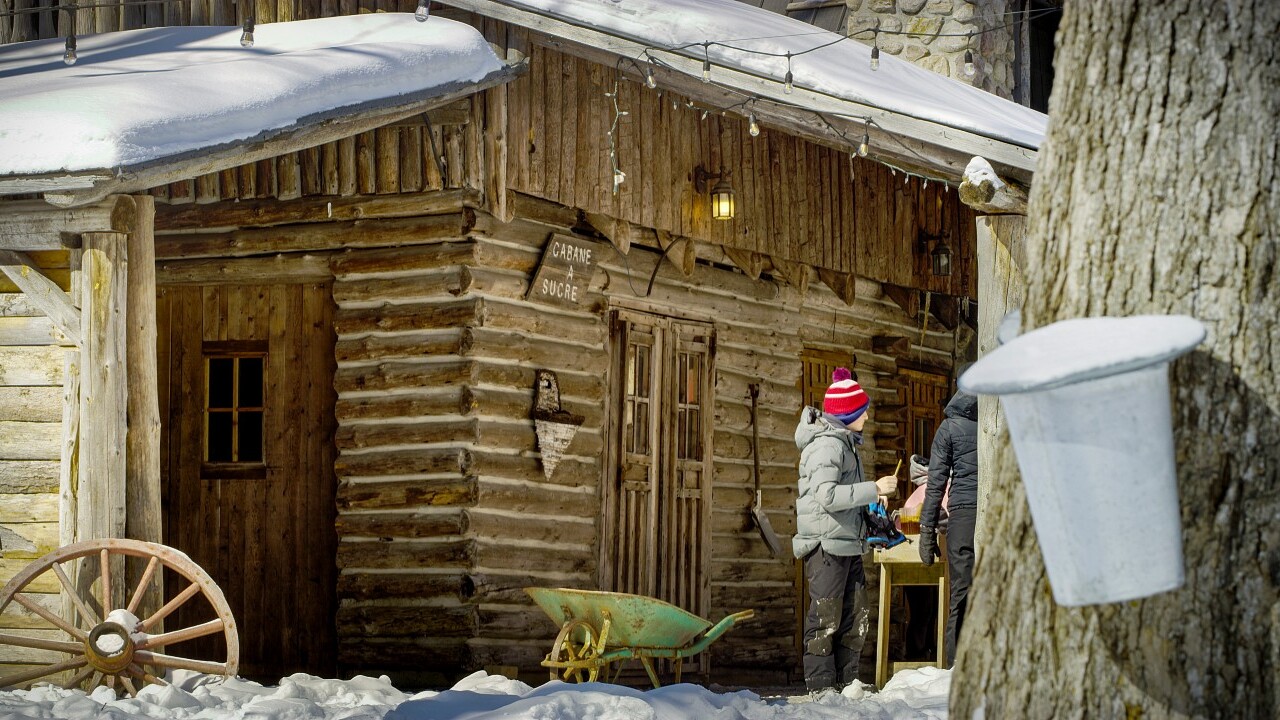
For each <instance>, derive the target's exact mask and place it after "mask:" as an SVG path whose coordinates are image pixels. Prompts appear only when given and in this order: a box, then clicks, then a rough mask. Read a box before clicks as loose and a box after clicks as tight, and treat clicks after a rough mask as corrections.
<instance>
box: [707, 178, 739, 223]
mask: <svg viewBox="0 0 1280 720" xmlns="http://www.w3.org/2000/svg"><path fill="white" fill-rule="evenodd" d="M733 215H734V204H733V186H732V185H730V184H729V179H728V178H724V177H722V178H720V181H719V182H717V183H716V185H715V187H713V188H711V217H713V218H715V219H716V220H732V219H733Z"/></svg>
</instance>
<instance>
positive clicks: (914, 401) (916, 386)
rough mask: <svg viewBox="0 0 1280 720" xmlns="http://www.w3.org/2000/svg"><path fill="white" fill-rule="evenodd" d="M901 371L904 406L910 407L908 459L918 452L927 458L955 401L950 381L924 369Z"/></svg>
mask: <svg viewBox="0 0 1280 720" xmlns="http://www.w3.org/2000/svg"><path fill="white" fill-rule="evenodd" d="M899 372H900V374H901V376H902V379H903V384H902V390H901V395H902V398H903V403H902V404H903V405H905V406H906V407H907V424H906V434H907V437H906V444H905V445H904V446H903V447H905V448H906V453H907V457H910V456H911V455H912V454H913V453H914V454H918V455H920V456H921V457H926V458H927V457H929V449H930V448H931V447H932V446H933V433H934V431H936V430H937V429H938V426H939V425H941V424H942V411H943V409H944V408H946V406H947V401H948V400H950V399H951V398H950V396H949V390H950V381H949V380H948V379H947V376H946V375H939V374H938V373H931V372H926V371H923V370H912V369H909V368H901V369H900V370H899ZM903 464H904V465H905V464H906V461H905V460H904V461H903ZM902 489H903V488H899V491H901V490H902ZM913 489H914V488H911V487H907V488H906V492H907V493H908V494H910V492H911V491H912V490H913Z"/></svg>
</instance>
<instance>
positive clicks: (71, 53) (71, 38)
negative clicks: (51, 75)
mask: <svg viewBox="0 0 1280 720" xmlns="http://www.w3.org/2000/svg"><path fill="white" fill-rule="evenodd" d="M76 60H77V58H76V36H75V34H74V33H73V34H71V35H68V36H67V42H66V52H64V53H62V62H64V63H66V64H68V65H75V64H76Z"/></svg>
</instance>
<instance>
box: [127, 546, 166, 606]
mask: <svg viewBox="0 0 1280 720" xmlns="http://www.w3.org/2000/svg"><path fill="white" fill-rule="evenodd" d="M159 566H160V558H158V557H153V558H151V562H149V563H147V569H146V570H143V571H142V579H140V580H138V587H137V589H136V590H134V591H133V597H132V598H130V599H129V607H128V610H129V612H130V613H133V612H136V611H137V610H138V604H139V603H141V602H142V596H143V595H144V594H146V591H147V583H149V582H151V576H152V575H154V574H155V573H156V568H157V567H159Z"/></svg>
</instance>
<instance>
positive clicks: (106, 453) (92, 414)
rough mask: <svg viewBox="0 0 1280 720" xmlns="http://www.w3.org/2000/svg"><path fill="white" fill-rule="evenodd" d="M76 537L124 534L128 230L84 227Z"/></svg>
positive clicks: (127, 396) (117, 535) (101, 536)
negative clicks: (95, 230)
mask: <svg viewBox="0 0 1280 720" xmlns="http://www.w3.org/2000/svg"><path fill="white" fill-rule="evenodd" d="M83 238H84V250H83V252H82V268H81V287H82V290H81V300H82V302H83V303H84V312H83V313H82V315H81V317H82V330H81V334H82V336H83V338H84V340H83V342H82V343H81V345H80V456H79V469H80V476H79V482H78V483H77V484H78V488H77V493H76V494H77V507H78V510H79V513H78V515H79V517H78V518H77V522H76V526H77V539H79V540H89V539H95V538H118V537H124V533H125V502H126V492H125V486H126V480H125V478H126V472H127V469H126V460H125V458H126V451H125V447H126V442H127V440H126V438H127V434H128V433H127V426H128V402H129V393H128V386H127V382H128V379H127V374H126V355H127V349H126V337H127V327H126V325H127V322H126V321H127V315H128V298H127V291H128V258H127V254H126V253H127V248H128V236H127V235H125V234H124V233H85V234H84V235H83Z"/></svg>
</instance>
